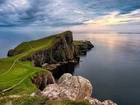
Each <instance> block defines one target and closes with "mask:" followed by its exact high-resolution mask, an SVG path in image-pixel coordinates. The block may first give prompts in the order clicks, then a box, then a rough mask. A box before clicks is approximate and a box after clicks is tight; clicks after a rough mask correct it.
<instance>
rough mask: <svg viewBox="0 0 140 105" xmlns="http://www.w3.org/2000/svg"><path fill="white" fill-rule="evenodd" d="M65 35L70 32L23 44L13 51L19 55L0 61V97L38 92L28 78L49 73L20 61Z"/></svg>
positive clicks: (30, 63) (29, 63) (27, 62)
mask: <svg viewBox="0 0 140 105" xmlns="http://www.w3.org/2000/svg"><path fill="white" fill-rule="evenodd" d="M65 34H71V31H66V32H63V33H60V34H56V35H52V36H49V37H45V38H41V39H39V40H33V41H30V42H23V43H21V44H20V45H18V46H17V47H16V48H15V49H14V51H17V52H20V54H18V55H15V56H12V57H8V58H3V59H0V93H1V92H3V93H4V94H0V96H6V95H10V94H18V95H19V94H31V93H33V92H37V91H39V89H37V88H36V86H35V85H33V84H32V82H31V80H30V78H31V77H32V76H34V75H36V74H37V73H39V72H45V73H49V71H47V70H44V69H42V68H38V67H34V66H33V64H32V62H29V61H24V62H22V61H20V59H21V58H22V57H25V56H28V55H31V54H32V53H34V52H36V51H38V50H40V49H44V48H48V47H50V46H52V45H53V44H54V43H55V42H56V41H57V37H63V35H65ZM6 90H8V92H5V91H6Z"/></svg>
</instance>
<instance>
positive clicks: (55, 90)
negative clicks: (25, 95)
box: [31, 73, 117, 105]
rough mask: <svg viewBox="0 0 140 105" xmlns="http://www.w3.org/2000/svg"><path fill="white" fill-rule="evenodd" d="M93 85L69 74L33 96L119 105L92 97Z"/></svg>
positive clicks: (92, 103) (102, 104) (103, 104)
mask: <svg viewBox="0 0 140 105" xmlns="http://www.w3.org/2000/svg"><path fill="white" fill-rule="evenodd" d="M92 90H93V89H92V85H91V83H90V81H89V80H87V79H86V78H83V77H81V76H72V75H71V74H69V73H65V74H64V75H62V76H61V77H60V78H59V80H58V83H57V84H49V85H48V86H47V87H46V88H45V89H44V90H43V91H42V92H40V93H33V94H31V96H46V97H47V98H48V99H50V100H63V99H70V100H88V101H89V102H90V103H91V105H117V104H116V103H113V102H112V101H111V100H106V101H104V102H101V101H99V100H97V99H95V98H92V97H91V94H92Z"/></svg>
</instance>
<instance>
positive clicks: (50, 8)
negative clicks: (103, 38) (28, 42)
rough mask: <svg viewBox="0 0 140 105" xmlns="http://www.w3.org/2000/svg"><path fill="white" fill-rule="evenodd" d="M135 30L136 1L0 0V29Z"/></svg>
mask: <svg viewBox="0 0 140 105" xmlns="http://www.w3.org/2000/svg"><path fill="white" fill-rule="evenodd" d="M13 29H19V30H20V29H22V30H23V29H24V30H30V29H38V30H43V29H45V30H46V29H47V30H67V29H70V30H74V31H77V30H78V31H93V30H94V31H96V30H99V31H100V30H116V31H128V30H129V31H130V30H132V31H134V32H135V31H139V29H140V0H0V30H13Z"/></svg>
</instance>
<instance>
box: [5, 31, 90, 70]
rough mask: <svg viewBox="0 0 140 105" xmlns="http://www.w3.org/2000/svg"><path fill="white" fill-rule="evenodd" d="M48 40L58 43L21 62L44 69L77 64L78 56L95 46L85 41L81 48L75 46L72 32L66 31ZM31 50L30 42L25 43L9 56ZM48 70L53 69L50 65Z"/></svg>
mask: <svg viewBox="0 0 140 105" xmlns="http://www.w3.org/2000/svg"><path fill="white" fill-rule="evenodd" d="M48 39H49V40H52V39H55V40H56V42H55V43H53V44H52V45H51V46H50V47H47V48H43V49H40V50H38V51H36V52H34V53H33V54H31V55H28V56H26V57H23V58H22V59H21V60H22V61H26V60H29V61H31V62H33V63H34V66H38V67H42V65H44V64H46V63H47V64H56V63H67V62H71V61H74V62H77V61H78V59H79V58H78V55H80V53H81V52H84V53H86V52H87V50H88V49H91V48H92V47H93V45H92V44H91V43H90V42H89V41H85V42H84V43H83V44H82V45H81V46H77V45H74V44H73V35H72V32H71V31H66V32H64V33H61V35H53V36H50V37H48ZM46 43H47V41H46ZM25 46H27V47H25ZM40 46H41V45H40ZM21 47H22V48H21ZM24 47H25V48H24ZM28 47H29V48H28ZM30 48H32V47H31V45H30V42H23V43H21V44H20V45H18V46H17V47H16V48H15V49H12V50H9V52H8V54H7V55H8V56H14V55H17V54H20V53H23V52H24V51H28V49H29V50H30ZM47 68H52V65H51V66H50V67H49V65H47Z"/></svg>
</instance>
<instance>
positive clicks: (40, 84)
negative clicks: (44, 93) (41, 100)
mask: <svg viewBox="0 0 140 105" xmlns="http://www.w3.org/2000/svg"><path fill="white" fill-rule="evenodd" d="M31 80H32V82H33V83H34V84H35V85H36V86H37V88H38V89H40V90H43V89H44V88H45V87H46V86H47V85H48V84H54V83H55V81H54V78H53V76H52V74H51V73H46V72H44V73H38V74H37V75H36V76H34V77H32V78H31Z"/></svg>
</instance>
